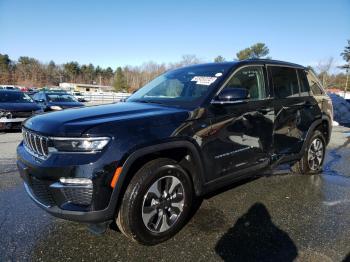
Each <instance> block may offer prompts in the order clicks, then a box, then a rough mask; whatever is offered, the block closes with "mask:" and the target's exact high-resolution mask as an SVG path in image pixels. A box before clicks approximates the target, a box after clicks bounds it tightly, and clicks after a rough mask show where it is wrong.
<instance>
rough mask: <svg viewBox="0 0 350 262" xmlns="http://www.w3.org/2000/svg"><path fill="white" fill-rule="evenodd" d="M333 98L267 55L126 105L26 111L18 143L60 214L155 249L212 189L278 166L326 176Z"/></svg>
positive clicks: (181, 72)
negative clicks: (110, 228) (111, 226)
mask: <svg viewBox="0 0 350 262" xmlns="http://www.w3.org/2000/svg"><path fill="white" fill-rule="evenodd" d="M332 114H333V111H332V104H331V102H330V99H329V97H328V96H327V95H326V93H325V92H324V90H323V89H322V87H321V84H320V82H319V80H318V79H317V78H316V76H315V75H314V74H313V72H312V71H310V70H309V69H307V68H305V67H303V66H300V65H297V64H291V63H286V62H280V61H272V60H246V61H240V62H225V63H213V64H202V65H194V66H189V67H184V68H180V69H175V70H173V71H169V72H166V73H165V74H163V75H161V76H159V77H157V78H156V79H154V80H153V81H151V82H150V83H148V84H147V85H146V86H144V87H143V88H141V89H139V90H138V91H137V92H136V93H134V94H133V95H132V96H131V97H130V98H129V99H127V101H126V102H123V103H118V104H110V105H100V106H95V107H88V108H79V109H69V110H64V111H59V112H54V113H49V114H45V115H38V116H34V117H32V118H30V119H29V120H27V121H26V122H25V123H24V124H23V142H21V143H20V145H19V146H18V148H17V154H18V162H17V163H18V168H19V171H20V174H21V176H22V178H23V179H24V185H25V188H26V191H27V192H28V194H29V196H30V197H31V198H32V199H33V200H34V201H35V202H36V203H37V204H38V205H39V206H40V207H42V208H43V209H45V210H46V211H47V212H49V213H51V214H52V215H54V216H57V217H60V218H64V219H68V220H74V221H80V222H86V223H90V224H97V225H101V224H103V223H105V224H107V223H106V222H108V223H109V221H113V220H116V222H117V225H118V227H119V228H120V230H121V231H122V233H124V234H125V235H126V236H127V237H129V238H131V239H133V240H136V241H138V242H140V243H143V244H148V245H152V244H157V243H160V242H162V241H165V240H166V239H168V238H170V237H171V236H173V235H174V234H175V233H176V232H178V231H179V230H180V229H181V227H182V226H184V224H185V223H186V219H187V218H188V216H189V213H190V210H191V207H193V202H194V200H195V199H196V198H197V197H200V196H203V195H204V194H207V193H208V192H210V191H213V190H215V189H218V188H220V187H223V186H226V185H228V184H231V183H233V182H234V181H237V180H239V179H242V178H245V177H247V176H252V175H259V174H260V175H261V174H262V173H263V172H264V171H266V170H267V169H269V168H271V167H274V166H276V165H278V164H282V163H289V164H290V165H291V166H292V170H294V171H296V172H298V173H301V174H316V173H319V172H320V171H321V168H322V164H323V161H324V156H325V149H326V145H327V143H328V142H329V139H330V135H331V126H332Z"/></svg>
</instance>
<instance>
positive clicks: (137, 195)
mask: <svg viewBox="0 0 350 262" xmlns="http://www.w3.org/2000/svg"><path fill="white" fill-rule="evenodd" d="M192 194H193V191H192V182H191V179H190V177H189V176H188V174H187V173H186V171H185V170H184V169H183V168H182V167H181V166H180V165H179V164H177V162H175V161H173V160H171V159H166V158H162V159H156V160H153V161H151V162H149V163H147V164H146V165H144V166H143V167H142V168H141V169H140V170H139V171H138V172H137V173H136V174H135V176H134V177H133V178H132V180H131V182H130V184H129V185H128V188H127V190H126V192H125V195H124V197H123V200H122V204H121V207H120V209H119V213H118V218H117V225H118V227H119V229H120V230H121V231H122V232H123V233H124V235H126V236H127V237H129V238H130V239H132V240H134V241H137V242H140V243H142V244H145V245H154V244H158V243H160V242H163V241H165V240H167V239H169V238H170V237H172V236H173V235H175V234H176V233H177V232H178V231H179V230H180V229H181V228H182V226H183V225H184V224H185V223H186V220H187V217H188V215H189V212H190V208H191V204H192V199H193V196H192Z"/></svg>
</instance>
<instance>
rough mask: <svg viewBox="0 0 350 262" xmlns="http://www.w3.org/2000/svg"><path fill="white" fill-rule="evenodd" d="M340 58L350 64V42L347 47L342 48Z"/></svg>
mask: <svg viewBox="0 0 350 262" xmlns="http://www.w3.org/2000/svg"><path fill="white" fill-rule="evenodd" d="M341 56H342V57H343V59H344V60H345V61H346V62H347V63H348V64H350V40H348V45H347V46H346V47H345V48H344V52H342V53H341Z"/></svg>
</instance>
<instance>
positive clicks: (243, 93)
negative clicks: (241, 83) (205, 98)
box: [213, 87, 249, 104]
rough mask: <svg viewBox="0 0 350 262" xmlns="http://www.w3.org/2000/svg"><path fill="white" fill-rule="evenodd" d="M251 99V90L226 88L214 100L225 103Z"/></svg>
mask: <svg viewBox="0 0 350 262" xmlns="http://www.w3.org/2000/svg"><path fill="white" fill-rule="evenodd" d="M246 99H249V91H248V90H247V89H245V88H241V87H237V88H225V89H224V90H222V91H221V92H220V94H218V95H217V96H216V97H215V98H214V100H213V102H214V103H219V104H224V103H225V102H239V101H243V100H246Z"/></svg>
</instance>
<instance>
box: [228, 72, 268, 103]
mask: <svg viewBox="0 0 350 262" xmlns="http://www.w3.org/2000/svg"><path fill="white" fill-rule="evenodd" d="M227 88H241V89H242V88H243V89H246V90H247V91H248V92H249V99H251V100H259V99H263V98H266V89H265V81H264V71H263V68H262V66H249V67H244V68H242V69H240V70H239V71H237V72H236V73H235V74H234V75H233V76H232V78H231V79H230V81H229V82H228V83H227V85H226V86H225V89H227Z"/></svg>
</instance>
